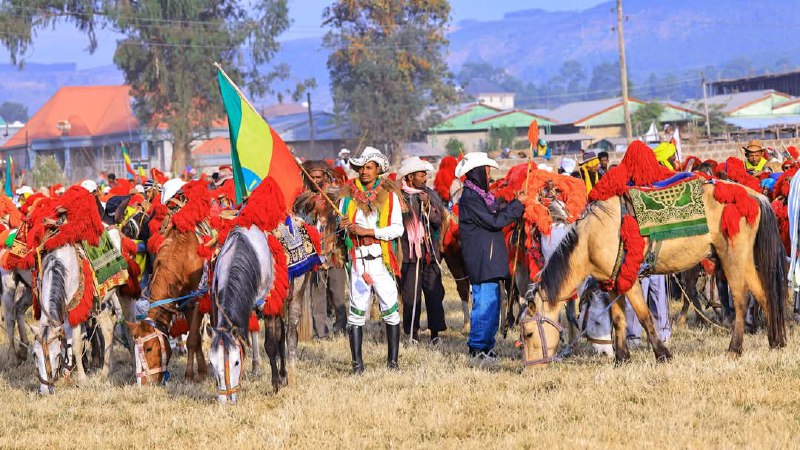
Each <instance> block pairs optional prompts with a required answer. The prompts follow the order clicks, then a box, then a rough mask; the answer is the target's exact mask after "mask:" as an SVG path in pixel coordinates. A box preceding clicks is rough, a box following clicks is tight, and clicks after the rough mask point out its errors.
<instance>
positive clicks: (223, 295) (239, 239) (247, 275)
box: [214, 228, 262, 334]
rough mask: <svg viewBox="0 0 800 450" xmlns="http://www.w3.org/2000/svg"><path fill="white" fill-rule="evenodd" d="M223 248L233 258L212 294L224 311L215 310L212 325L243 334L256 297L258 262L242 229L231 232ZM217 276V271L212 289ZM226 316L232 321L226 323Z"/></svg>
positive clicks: (259, 273)
mask: <svg viewBox="0 0 800 450" xmlns="http://www.w3.org/2000/svg"><path fill="white" fill-rule="evenodd" d="M223 250H225V251H226V252H230V253H231V254H232V255H233V257H232V258H231V260H230V265H229V267H228V273H227V274H226V275H227V280H226V283H225V287H224V288H223V289H222V290H221V291H219V292H217V293H216V298H215V303H216V305H217V307H218V308H219V309H221V310H222V311H223V312H224V314H220V313H219V312H218V313H217V320H216V322H217V323H216V327H217V328H218V329H220V328H228V327H231V328H232V327H236V328H238V329H239V331H240V333H247V329H248V323H249V322H250V312H251V311H252V310H253V304H254V303H255V301H256V300H257V298H256V297H257V296H258V284H259V280H260V279H261V273H262V272H261V264H260V263H259V261H258V255H256V251H255V249H254V248H253V246H252V244H251V243H250V241H249V240H248V239H247V236H246V235H245V234H244V230H243V229H242V228H235V229H234V230H233V231H231V233H230V234H229V235H228V241H227V243H226V247H225V249H223ZM220 275H222V273H221V272H219V271H217V272H216V274H215V277H214V288H215V291H216V287H217V284H218V283H219V281H218V280H219V278H218V277H219V276H220ZM226 317H227V318H230V320H231V321H232V322H233V323H231V324H229V323H227V318H226ZM218 334H219V333H218Z"/></svg>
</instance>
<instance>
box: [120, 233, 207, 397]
mask: <svg viewBox="0 0 800 450" xmlns="http://www.w3.org/2000/svg"><path fill="white" fill-rule="evenodd" d="M199 245H201V244H200V242H199V241H198V237H197V235H196V234H195V233H194V232H190V233H183V232H180V231H179V230H178V229H177V228H170V230H169V231H168V232H167V234H166V237H165V240H164V243H163V244H162V245H161V247H160V248H159V250H158V253H157V254H156V256H155V261H154V263H153V277H152V279H151V281H150V302H156V301H159V300H163V299H177V298H181V297H184V296H187V295H191V294H192V293H194V292H197V290H198V289H199V284H200V281H201V280H202V278H203V267H204V260H203V258H202V257H201V256H200V255H199V254H198V252H197V249H198V246H199ZM195 300H196V298H188V299H186V302H185V306H186V308H184V302H174V303H168V304H164V305H161V306H156V307H154V308H151V309H150V310H149V312H148V314H147V318H146V319H144V320H143V321H141V322H137V323H132V322H128V327H129V329H130V331H131V335H132V336H133V338H134V342H135V344H134V345H135V361H136V367H135V370H136V374H137V375H136V378H137V382H139V383H140V384H148V383H162V382H164V381H166V379H165V376H167V373H168V370H167V367H168V365H169V359H170V357H171V355H172V352H171V350H170V346H169V328H170V326H171V324H172V320H173V318H174V317H175V315H176V314H178V313H179V311H178V309H179V308H180V309H184V311H183V313H184V314H185V315H186V319H187V321H188V322H189V338H188V339H187V341H186V349H187V358H186V372H185V377H186V379H187V380H190V381H192V380H196V381H202V380H203V379H205V376H206V372H207V368H206V360H205V357H204V356H203V349H202V347H201V338H202V335H201V333H200V322H201V319H202V316H201V313H200V302H199V301H195ZM195 360H196V361H197V373H196V374H195V370H194V362H195Z"/></svg>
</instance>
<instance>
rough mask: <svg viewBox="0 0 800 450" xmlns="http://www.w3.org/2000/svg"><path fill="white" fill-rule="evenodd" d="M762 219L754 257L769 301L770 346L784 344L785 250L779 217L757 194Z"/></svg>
mask: <svg viewBox="0 0 800 450" xmlns="http://www.w3.org/2000/svg"><path fill="white" fill-rule="evenodd" d="M758 200H759V202H758V204H759V208H760V209H761V220H760V221H759V224H758V231H757V232H756V242H755V247H754V249H753V259H754V262H755V265H756V270H757V271H758V277H759V279H760V280H761V287H762V289H763V291H764V295H766V296H767V304H768V305H769V323H768V324H767V337H768V339H769V344H770V347H772V348H776V347H785V346H786V301H787V300H786V296H787V290H788V288H787V284H786V266H785V264H786V251H785V250H784V248H783V244H782V243H781V238H780V233H779V232H778V221H777V219H776V218H775V214H774V213H773V212H772V207H771V206H770V204H769V202H767V201H766V200H765V199H764V198H759V199H758Z"/></svg>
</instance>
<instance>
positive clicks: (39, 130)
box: [3, 86, 139, 148]
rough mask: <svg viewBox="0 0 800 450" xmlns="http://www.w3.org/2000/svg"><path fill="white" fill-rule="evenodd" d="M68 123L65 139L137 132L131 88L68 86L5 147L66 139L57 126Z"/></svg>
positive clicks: (42, 108)
mask: <svg viewBox="0 0 800 450" xmlns="http://www.w3.org/2000/svg"><path fill="white" fill-rule="evenodd" d="M65 120H66V121H69V123H70V125H71V128H70V130H69V131H68V132H67V133H66V134H65V135H66V136H99V135H104V134H112V133H120V132H125V131H128V130H133V129H137V128H138V126H139V122H138V121H137V120H136V117H135V116H134V115H133V111H132V110H131V97H130V88H129V87H128V86H67V87H62V88H61V89H59V90H58V91H57V92H56V93H55V94H54V95H53V96H52V97H50V100H48V101H47V103H45V104H44V106H42V107H41V109H39V111H37V112H36V114H34V115H33V117H31V118H30V120H29V121H28V123H26V124H25V126H24V127H22V128H21V129H20V130H19V131H17V133H16V134H15V135H14V136H12V137H11V139H9V140H8V141H7V142H6V143H5V145H4V146H3V148H12V147H19V146H23V145H26V142H25V141H26V137H27V139H28V140H29V141H30V140H33V139H52V138H57V137H61V136H63V134H62V133H61V131H60V130H59V129H58V127H57V125H58V124H59V122H62V121H65Z"/></svg>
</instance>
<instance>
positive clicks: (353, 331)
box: [347, 325, 364, 375]
mask: <svg viewBox="0 0 800 450" xmlns="http://www.w3.org/2000/svg"><path fill="white" fill-rule="evenodd" d="M347 337H348V338H349V339H350V354H351V355H352V357H353V370H352V373H353V375H359V374H362V373H364V360H363V359H361V341H362V340H363V338H364V332H363V327H360V326H356V325H351V326H350V328H349V329H348V330H347Z"/></svg>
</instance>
